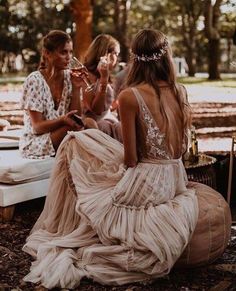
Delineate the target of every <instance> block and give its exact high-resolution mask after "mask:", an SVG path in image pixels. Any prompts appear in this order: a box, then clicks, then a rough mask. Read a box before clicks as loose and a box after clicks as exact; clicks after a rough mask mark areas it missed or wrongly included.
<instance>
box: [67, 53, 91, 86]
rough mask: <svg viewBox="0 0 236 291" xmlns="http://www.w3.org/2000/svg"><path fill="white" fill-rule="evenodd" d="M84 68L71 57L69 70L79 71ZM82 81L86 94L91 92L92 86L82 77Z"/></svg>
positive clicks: (86, 78)
mask: <svg viewBox="0 0 236 291" xmlns="http://www.w3.org/2000/svg"><path fill="white" fill-rule="evenodd" d="M84 68H85V66H84V65H83V64H82V63H81V62H80V61H79V60H78V59H77V58H76V57H72V59H71V60H70V63H69V69H71V70H72V71H80V70H81V69H84ZM82 79H83V81H84V83H85V84H86V88H85V91H86V92H89V91H92V90H93V87H94V86H93V84H92V83H91V82H90V80H89V79H88V77H86V76H83V77H82Z"/></svg>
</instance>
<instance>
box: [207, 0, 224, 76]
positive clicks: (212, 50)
mask: <svg viewBox="0 0 236 291" xmlns="http://www.w3.org/2000/svg"><path fill="white" fill-rule="evenodd" d="M214 2H215V3H214ZM222 2H223V0H215V1H214V0H205V34H206V37H207V39H208V74H209V77H208V78H209V79H210V80H218V79H220V71H219V61H220V39H221V36H220V22H219V19H220V16H221V11H220V6H221V4H222Z"/></svg>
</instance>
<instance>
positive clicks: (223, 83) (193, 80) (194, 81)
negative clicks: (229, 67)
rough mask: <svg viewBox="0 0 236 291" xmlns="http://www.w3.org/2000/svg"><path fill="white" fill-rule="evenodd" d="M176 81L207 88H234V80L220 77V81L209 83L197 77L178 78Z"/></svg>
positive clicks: (209, 81)
mask: <svg viewBox="0 0 236 291" xmlns="http://www.w3.org/2000/svg"><path fill="white" fill-rule="evenodd" d="M178 81H179V82H180V83H183V84H186V85H201V86H209V87H226V88H227V87H228V88H236V79H235V78H227V77H222V79H221V80H217V81H215V80H214V81H211V80H208V79H207V78H197V77H179V78H178Z"/></svg>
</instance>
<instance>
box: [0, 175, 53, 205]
mask: <svg viewBox="0 0 236 291" xmlns="http://www.w3.org/2000/svg"><path fill="white" fill-rule="evenodd" d="M48 185H49V179H43V180H40V181H33V182H29V183H24V184H18V185H6V184H0V206H1V207H6V206H10V205H13V204H16V203H20V202H24V201H28V200H31V199H35V198H39V197H43V196H45V195H46V194H47V191H48Z"/></svg>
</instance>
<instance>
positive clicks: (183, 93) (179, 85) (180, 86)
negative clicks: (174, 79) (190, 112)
mask: <svg viewBox="0 0 236 291" xmlns="http://www.w3.org/2000/svg"><path fill="white" fill-rule="evenodd" d="M177 89H178V90H179V93H180V96H181V97H182V98H183V100H184V101H188V92H187V89H186V87H185V86H184V84H182V83H177Z"/></svg>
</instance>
